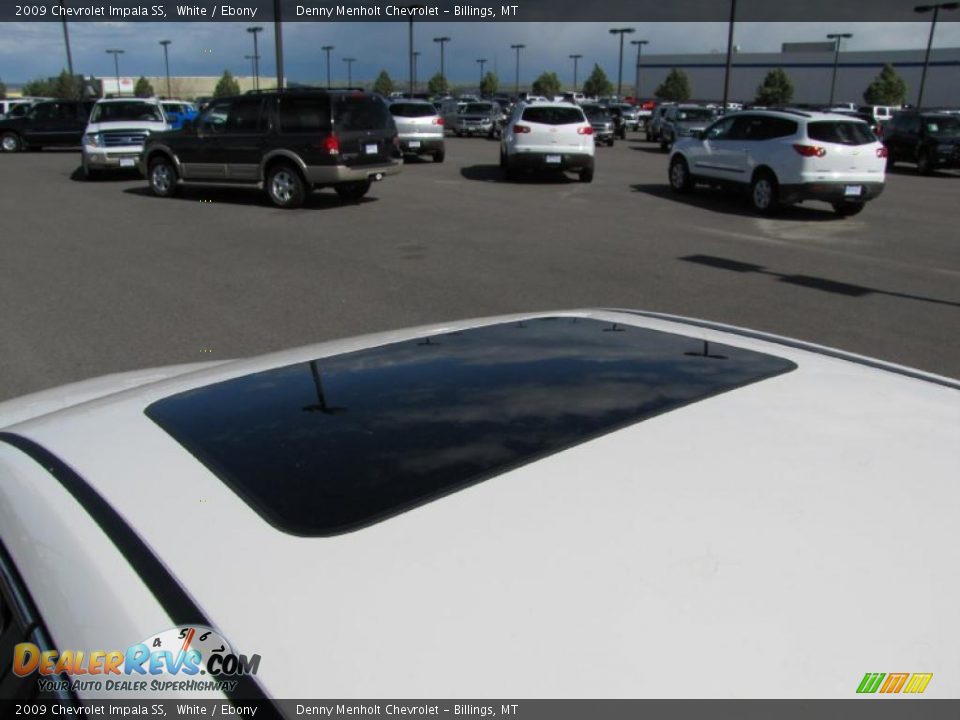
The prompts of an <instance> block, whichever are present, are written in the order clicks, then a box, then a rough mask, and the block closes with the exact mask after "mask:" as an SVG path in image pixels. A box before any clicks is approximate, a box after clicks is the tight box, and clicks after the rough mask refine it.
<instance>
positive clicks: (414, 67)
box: [411, 50, 420, 95]
mask: <svg viewBox="0 0 960 720" xmlns="http://www.w3.org/2000/svg"><path fill="white" fill-rule="evenodd" d="M418 57H420V51H419V50H414V51H413V93H411V95H413V94H414V93H416V92H417V58H418Z"/></svg>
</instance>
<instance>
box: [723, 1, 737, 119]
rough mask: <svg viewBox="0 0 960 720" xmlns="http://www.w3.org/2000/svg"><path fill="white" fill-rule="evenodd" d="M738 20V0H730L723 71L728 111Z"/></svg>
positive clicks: (724, 93) (724, 101)
mask: <svg viewBox="0 0 960 720" xmlns="http://www.w3.org/2000/svg"><path fill="white" fill-rule="evenodd" d="M736 20H737V0H730V23H729V26H728V28H727V68H726V70H725V71H724V73H723V108H722V111H723V112H724V113H726V112H727V101H728V99H729V97H730V67H731V65H733V26H734V24H735V23H736Z"/></svg>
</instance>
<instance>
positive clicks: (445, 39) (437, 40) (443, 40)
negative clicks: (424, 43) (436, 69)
mask: <svg viewBox="0 0 960 720" xmlns="http://www.w3.org/2000/svg"><path fill="white" fill-rule="evenodd" d="M433 41H434V42H435V43H440V77H441V78H443V84H444V87H446V84H447V76H446V74H445V73H444V66H443V49H444V46H446V44H447V43H448V42H450V38H449V37H447V36H446V35H444V36H443V37H435V38H434V39H433Z"/></svg>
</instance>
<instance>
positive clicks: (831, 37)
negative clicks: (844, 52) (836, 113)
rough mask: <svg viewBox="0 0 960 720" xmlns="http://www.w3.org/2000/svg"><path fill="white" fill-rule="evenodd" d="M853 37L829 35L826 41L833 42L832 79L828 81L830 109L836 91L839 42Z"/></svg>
mask: <svg viewBox="0 0 960 720" xmlns="http://www.w3.org/2000/svg"><path fill="white" fill-rule="evenodd" d="M852 37H853V33H830V34H829V35H827V40H833V41H834V48H833V79H832V80H831V81H830V107H833V98H834V92H835V91H836V89H837V67H839V65H840V41H841V40H847V39H849V38H852Z"/></svg>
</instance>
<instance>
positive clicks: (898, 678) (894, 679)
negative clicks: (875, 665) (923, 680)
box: [880, 673, 910, 693]
mask: <svg viewBox="0 0 960 720" xmlns="http://www.w3.org/2000/svg"><path fill="white" fill-rule="evenodd" d="M908 677H910V673H890V674H889V675H887V681H886V682H885V683H884V684H883V687H881V688H880V692H882V693H898V692H900V691H901V690H902V689H903V685H904V683H906V682H907V678H908Z"/></svg>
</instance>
